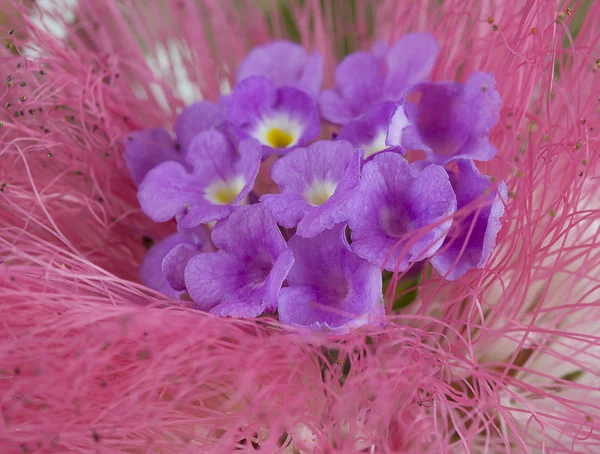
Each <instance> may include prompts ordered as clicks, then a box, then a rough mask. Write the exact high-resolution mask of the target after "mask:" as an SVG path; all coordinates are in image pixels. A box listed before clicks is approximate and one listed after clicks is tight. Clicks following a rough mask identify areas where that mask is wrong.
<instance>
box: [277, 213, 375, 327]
mask: <svg viewBox="0 0 600 454" xmlns="http://www.w3.org/2000/svg"><path fill="white" fill-rule="evenodd" d="M344 231H345V226H344V225H342V224H340V225H338V226H336V227H335V228H334V229H332V230H326V231H324V232H323V233H321V234H320V235H317V236H315V237H313V238H302V237H300V236H298V235H295V236H294V237H292V238H291V239H290V241H289V242H288V244H289V247H290V248H291V250H292V251H293V253H294V258H295V263H294V265H293V266H292V268H291V269H290V271H289V274H288V276H287V282H288V285H289V286H288V287H285V288H283V289H281V292H280V295H279V306H278V311H279V320H280V321H281V322H282V323H283V324H286V325H292V326H299V327H307V328H311V329H325V330H330V331H334V332H345V331H348V330H350V329H351V328H356V327H359V326H362V325H365V324H369V323H381V322H383V320H384V317H385V312H384V307H383V294H382V279H381V270H380V268H379V267H378V266H375V265H373V264H371V263H369V262H368V261H366V260H363V259H361V258H360V257H358V256H357V255H355V254H354V253H353V252H352V251H351V250H350V248H349V247H348V244H347V242H346V240H345V232H344Z"/></svg>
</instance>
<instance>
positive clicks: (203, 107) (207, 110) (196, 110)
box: [175, 101, 227, 152]
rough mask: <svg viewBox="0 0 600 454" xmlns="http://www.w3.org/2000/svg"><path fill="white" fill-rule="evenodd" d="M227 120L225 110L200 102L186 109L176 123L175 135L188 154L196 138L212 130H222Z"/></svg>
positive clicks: (212, 104)
mask: <svg viewBox="0 0 600 454" xmlns="http://www.w3.org/2000/svg"><path fill="white" fill-rule="evenodd" d="M226 120H227V118H226V117H225V110H224V109H223V108H222V107H221V106H219V105H217V104H214V103H212V102H208V101H200V102H197V103H194V104H191V105H189V106H187V107H186V108H184V109H183V110H182V111H181V113H180V114H179V116H178V117H177V122H176V123H175V134H176V135H177V142H178V143H179V145H180V146H181V149H182V150H183V151H184V152H186V151H187V150H188V148H189V147H190V145H191V144H192V141H193V140H194V137H196V136H197V135H198V134H200V133H201V132H203V131H208V130H209V129H212V128H217V129H221V128H223V126H224V125H225V122H226Z"/></svg>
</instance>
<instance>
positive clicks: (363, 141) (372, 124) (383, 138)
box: [337, 101, 410, 159]
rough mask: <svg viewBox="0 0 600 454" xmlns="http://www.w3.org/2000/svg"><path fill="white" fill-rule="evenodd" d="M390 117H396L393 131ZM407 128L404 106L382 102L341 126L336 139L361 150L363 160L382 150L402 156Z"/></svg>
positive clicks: (408, 125)
mask: <svg viewBox="0 0 600 454" xmlns="http://www.w3.org/2000/svg"><path fill="white" fill-rule="evenodd" d="M392 116H394V117H396V121H395V122H394V123H393V125H394V129H393V130H390V128H389V127H390V121H391V118H392ZM402 119H403V120H404V122H402V121H401V120H402ZM407 127H410V122H409V121H408V118H407V117H406V114H405V112H404V106H403V105H402V104H400V105H398V104H396V103H395V102H393V101H384V102H380V103H378V104H375V105H374V106H373V107H371V108H370V109H369V111H368V112H367V113H366V114H365V115H363V116H361V117H360V118H358V119H357V120H352V121H349V122H348V123H346V124H345V125H344V126H342V129H341V130H340V133H339V134H338V136H337V139H342V140H347V141H349V142H350V143H351V144H352V145H354V146H355V147H357V148H362V149H363V150H364V151H365V154H364V158H365V159H367V158H369V157H370V156H373V155H374V154H375V153H379V152H380V151H384V150H387V151H395V152H396V153H400V154H404V153H406V150H405V149H404V148H403V147H402V135H403V131H404V129H406V128H407Z"/></svg>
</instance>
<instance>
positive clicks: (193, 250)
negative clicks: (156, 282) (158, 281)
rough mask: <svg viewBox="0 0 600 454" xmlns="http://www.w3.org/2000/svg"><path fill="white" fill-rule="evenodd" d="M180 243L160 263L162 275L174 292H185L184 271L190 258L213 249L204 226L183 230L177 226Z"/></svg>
mask: <svg viewBox="0 0 600 454" xmlns="http://www.w3.org/2000/svg"><path fill="white" fill-rule="evenodd" d="M178 229H179V232H180V236H181V242H180V243H179V244H177V245H175V246H174V247H173V248H172V249H171V250H170V251H169V252H168V253H167V254H166V255H165V257H164V259H163V261H162V273H163V275H164V277H165V279H166V280H167V282H168V283H169V284H170V286H171V287H172V288H173V289H174V290H178V291H183V290H185V278H184V271H185V267H186V265H187V263H188V262H189V261H190V259H191V258H192V257H195V256H196V255H198V254H202V253H203V252H213V251H214V248H213V246H212V243H211V241H210V237H209V235H208V230H207V227H206V226H205V225H199V226H196V227H193V228H190V229H185V228H183V227H181V225H178Z"/></svg>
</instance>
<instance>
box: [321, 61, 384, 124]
mask: <svg viewBox="0 0 600 454" xmlns="http://www.w3.org/2000/svg"><path fill="white" fill-rule="evenodd" d="M383 82H384V75H383V68H382V65H381V61H380V60H379V59H378V58H377V57H376V56H374V55H373V54H371V53H369V52H355V53H353V54H351V55H348V56H347V57H346V58H344V59H343V60H342V62H341V63H340V64H339V65H338V67H337V69H336V71H335V85H336V88H335V91H333V92H332V91H329V90H327V91H325V92H323V93H322V95H321V98H320V100H319V103H320V107H321V114H322V115H323V117H324V118H325V119H327V120H329V121H331V122H332V123H338V124H344V123H346V122H348V121H350V120H353V119H355V118H357V117H359V116H360V115H362V114H363V113H365V112H366V111H367V110H368V109H369V107H371V106H372V105H373V104H374V103H376V102H378V101H379V100H381V97H382V96H383Z"/></svg>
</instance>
